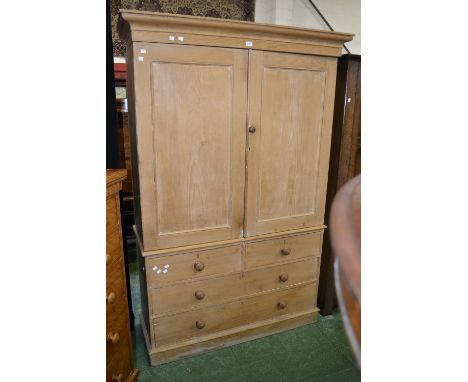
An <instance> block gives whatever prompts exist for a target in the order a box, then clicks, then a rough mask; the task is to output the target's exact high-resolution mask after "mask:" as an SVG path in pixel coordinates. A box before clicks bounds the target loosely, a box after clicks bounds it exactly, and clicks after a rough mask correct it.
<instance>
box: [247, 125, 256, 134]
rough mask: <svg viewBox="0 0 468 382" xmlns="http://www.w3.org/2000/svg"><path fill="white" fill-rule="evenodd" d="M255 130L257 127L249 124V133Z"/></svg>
mask: <svg viewBox="0 0 468 382" xmlns="http://www.w3.org/2000/svg"><path fill="white" fill-rule="evenodd" d="M256 131H257V129H256V128H255V127H254V126H249V133H250V134H253V133H255V132H256Z"/></svg>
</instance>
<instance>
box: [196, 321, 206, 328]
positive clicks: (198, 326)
mask: <svg viewBox="0 0 468 382" xmlns="http://www.w3.org/2000/svg"><path fill="white" fill-rule="evenodd" d="M195 325H196V327H197V328H198V329H203V328H204V327H205V321H203V320H198V321H197V322H195Z"/></svg>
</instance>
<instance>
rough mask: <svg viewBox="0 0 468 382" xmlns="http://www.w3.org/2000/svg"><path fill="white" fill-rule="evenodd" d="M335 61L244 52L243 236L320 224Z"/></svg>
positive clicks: (326, 165) (327, 155) (323, 200)
mask: <svg viewBox="0 0 468 382" xmlns="http://www.w3.org/2000/svg"><path fill="white" fill-rule="evenodd" d="M335 76H336V59H335V58H328V57H317V56H307V55H299V54H288V53H275V52H262V51H251V52H250V64H249V100H248V124H249V134H248V142H247V145H248V147H247V193H246V194H247V198H246V222H245V228H246V235H247V236H254V235H259V234H263V233H270V232H281V231H286V230H290V229H298V228H306V227H313V226H316V225H320V224H323V214H324V207H325V196H326V187H327V175H328V160H329V155H330V139H331V127H332V118H333V97H334V90H335Z"/></svg>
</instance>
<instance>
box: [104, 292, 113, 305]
mask: <svg viewBox="0 0 468 382" xmlns="http://www.w3.org/2000/svg"><path fill="white" fill-rule="evenodd" d="M106 301H107V302H108V303H109V304H112V303H113V302H114V301H115V293H114V292H110V293H109V294H108V296H107V297H106Z"/></svg>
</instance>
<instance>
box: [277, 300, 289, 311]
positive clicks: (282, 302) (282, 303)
mask: <svg viewBox="0 0 468 382" xmlns="http://www.w3.org/2000/svg"><path fill="white" fill-rule="evenodd" d="M287 305H288V304H286V303H285V302H284V301H280V302H278V309H284V308H286V306H287Z"/></svg>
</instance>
